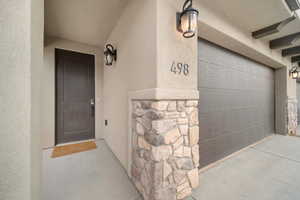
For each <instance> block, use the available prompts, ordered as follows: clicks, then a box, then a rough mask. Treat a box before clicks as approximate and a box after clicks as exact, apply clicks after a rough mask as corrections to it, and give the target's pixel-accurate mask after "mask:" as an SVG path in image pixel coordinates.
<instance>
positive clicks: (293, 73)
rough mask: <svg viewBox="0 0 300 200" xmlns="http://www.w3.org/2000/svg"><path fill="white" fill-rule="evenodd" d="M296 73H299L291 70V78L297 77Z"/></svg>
mask: <svg viewBox="0 0 300 200" xmlns="http://www.w3.org/2000/svg"><path fill="white" fill-rule="evenodd" d="M298 74H299V73H298V72H297V71H293V72H292V78H293V79H297V78H298Z"/></svg>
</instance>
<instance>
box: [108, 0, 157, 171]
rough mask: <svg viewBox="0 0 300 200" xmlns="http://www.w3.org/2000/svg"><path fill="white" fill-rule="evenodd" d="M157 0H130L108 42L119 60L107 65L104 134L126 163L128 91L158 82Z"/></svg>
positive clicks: (149, 86)
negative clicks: (109, 65)
mask: <svg viewBox="0 0 300 200" xmlns="http://www.w3.org/2000/svg"><path fill="white" fill-rule="evenodd" d="M155 33H156V0H155V1H154V0H145V1H140V0H131V1H129V3H128V5H127V6H126V8H125V9H124V11H123V13H122V15H121V18H120V20H119V21H118V23H117V24H116V26H115V28H114V30H113V31H112V33H111V35H110V37H109V39H108V40H107V43H111V44H113V46H114V47H116V48H117V50H118V60H117V62H116V63H115V64H114V65H113V66H111V67H108V66H105V67H104V89H103V91H104V119H106V120H108V126H104V128H103V130H104V133H105V135H104V137H105V139H106V142H107V143H108V144H109V146H110V148H111V149H112V151H113V152H114V154H115V155H116V156H117V157H118V159H119V160H120V161H121V163H122V165H123V166H124V167H125V168H126V167H127V161H128V157H127V151H128V134H129V133H128V112H129V107H128V92H129V91H135V90H142V89H147V88H154V87H155V86H156V81H157V80H156V34H155Z"/></svg>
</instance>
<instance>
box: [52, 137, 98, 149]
mask: <svg viewBox="0 0 300 200" xmlns="http://www.w3.org/2000/svg"><path fill="white" fill-rule="evenodd" d="M95 141H96V139H88V140H80V141H75V142H67V143H62V144H57V145H55V147H61V146H65V145H69V144H80V143H84V142H95Z"/></svg>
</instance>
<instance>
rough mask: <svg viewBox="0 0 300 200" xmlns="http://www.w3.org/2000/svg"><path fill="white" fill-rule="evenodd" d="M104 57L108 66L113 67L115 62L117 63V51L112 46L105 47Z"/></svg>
mask: <svg viewBox="0 0 300 200" xmlns="http://www.w3.org/2000/svg"><path fill="white" fill-rule="evenodd" d="M104 55H105V61H106V62H105V65H107V66H111V65H112V64H113V62H114V61H117V50H116V49H115V48H114V47H113V46H112V45H111V44H107V45H106V46H105V51H104Z"/></svg>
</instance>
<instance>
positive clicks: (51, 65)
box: [41, 37, 104, 148]
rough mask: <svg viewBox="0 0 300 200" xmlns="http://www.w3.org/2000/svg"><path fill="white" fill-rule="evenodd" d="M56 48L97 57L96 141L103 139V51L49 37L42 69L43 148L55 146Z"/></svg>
mask: <svg viewBox="0 0 300 200" xmlns="http://www.w3.org/2000/svg"><path fill="white" fill-rule="evenodd" d="M55 48H59V49H65V50H71V51H76V52H80V53H86V54H92V55H95V65H96V66H95V90H96V92H95V95H96V96H95V100H96V112H95V113H96V118H95V122H96V123H95V126H96V127H95V135H96V139H102V138H103V131H102V124H103V118H102V116H103V101H104V99H103V93H102V87H103V51H102V49H100V48H98V47H94V46H89V45H85V44H80V43H77V42H73V41H69V40H64V39H59V38H53V37H48V38H47V39H46V42H45V47H44V65H43V66H42V67H41V68H42V70H41V76H42V77H43V79H42V81H41V88H42V89H41V113H42V116H41V134H42V143H43V148H49V147H53V146H54V145H55Z"/></svg>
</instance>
